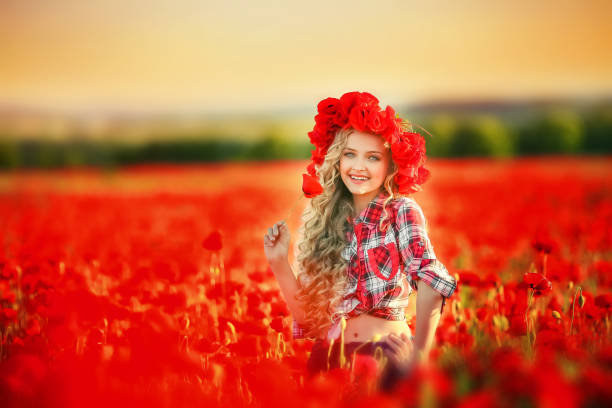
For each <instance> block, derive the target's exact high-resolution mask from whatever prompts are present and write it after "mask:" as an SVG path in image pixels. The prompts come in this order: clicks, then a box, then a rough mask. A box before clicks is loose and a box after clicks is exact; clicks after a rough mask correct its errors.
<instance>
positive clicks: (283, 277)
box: [269, 259, 305, 324]
mask: <svg viewBox="0 0 612 408" xmlns="http://www.w3.org/2000/svg"><path fill="white" fill-rule="evenodd" d="M269 264H270V269H272V272H274V276H276V280H277V281H278V285H279V286H280V289H281V292H282V294H283V297H284V298H285V302H287V307H289V311H290V312H291V315H292V316H293V318H294V319H295V320H296V321H297V322H298V324H303V322H304V317H305V315H304V309H303V307H302V305H301V303H300V302H299V301H298V300H297V299H296V298H295V294H296V293H297V291H298V283H297V279H296V278H295V275H293V271H292V270H291V266H290V265H289V261H288V260H287V259H280V260H272V261H270V262H269Z"/></svg>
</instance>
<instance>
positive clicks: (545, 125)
mask: <svg viewBox="0 0 612 408" xmlns="http://www.w3.org/2000/svg"><path fill="white" fill-rule="evenodd" d="M582 137H583V124H582V120H581V119H580V117H579V116H578V114H577V113H576V112H575V111H573V110H569V109H552V110H549V111H547V112H546V113H544V114H543V115H542V116H541V117H539V118H538V119H535V120H534V121H532V122H530V123H529V124H527V125H526V126H524V127H523V128H522V129H521V130H520V132H519V138H518V139H519V150H520V152H521V153H527V154H534V153H535V154H540V153H577V152H579V151H580V149H581V147H582Z"/></svg>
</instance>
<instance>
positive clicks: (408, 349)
mask: <svg viewBox="0 0 612 408" xmlns="http://www.w3.org/2000/svg"><path fill="white" fill-rule="evenodd" d="M385 342H386V343H387V344H389V345H390V346H391V349H392V351H391V352H390V353H389V354H387V357H388V358H389V359H390V360H391V361H392V362H393V363H394V364H395V365H396V366H398V367H399V368H400V369H401V371H402V372H403V373H408V372H409V371H411V369H412V367H413V366H414V365H415V364H416V360H415V359H414V345H413V344H412V340H410V338H409V337H408V335H407V334H406V333H402V334H401V335H400V336H398V335H396V334H395V333H391V334H389V335H388V336H387V337H386V338H385Z"/></svg>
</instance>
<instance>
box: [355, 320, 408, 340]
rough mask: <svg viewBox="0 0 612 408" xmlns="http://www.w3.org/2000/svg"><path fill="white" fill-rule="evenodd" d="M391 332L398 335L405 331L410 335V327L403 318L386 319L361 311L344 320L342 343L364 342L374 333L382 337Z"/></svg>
mask: <svg viewBox="0 0 612 408" xmlns="http://www.w3.org/2000/svg"><path fill="white" fill-rule="evenodd" d="M391 333H395V334H397V335H398V336H399V335H400V334H402V333H406V334H407V335H408V336H411V335H412V332H411V331H410V327H408V323H407V322H406V321H405V320H387V319H384V318H382V317H376V316H372V315H369V314H366V313H363V314H360V315H358V316H355V317H351V318H349V319H348V320H347V321H346V330H345V331H344V343H350V342H354V341H359V342H366V341H370V340H372V338H373V337H374V336H375V335H376V334H379V335H380V336H381V338H383V337H385V336H387V335H388V334H391ZM379 341H380V340H379Z"/></svg>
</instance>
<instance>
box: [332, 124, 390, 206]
mask: <svg viewBox="0 0 612 408" xmlns="http://www.w3.org/2000/svg"><path fill="white" fill-rule="evenodd" d="M390 155H391V153H390V152H389V150H388V149H387V148H385V146H384V140H383V138H382V137H381V136H378V135H373V134H370V133H364V132H359V131H357V130H355V131H354V132H353V133H351V134H350V135H349V136H348V141H347V143H346V147H345V148H344V150H343V151H342V155H341V156H340V176H341V177H342V181H343V182H344V185H345V186H346V188H348V190H349V191H350V192H351V193H352V194H353V199H359V201H362V200H365V202H369V201H370V200H372V199H373V198H374V197H376V195H377V194H378V193H379V192H380V187H381V186H382V185H383V182H384V181H385V177H386V176H387V173H388V170H389V162H390V160H391V158H390Z"/></svg>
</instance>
